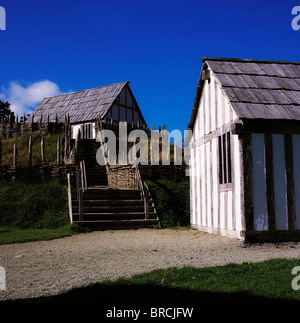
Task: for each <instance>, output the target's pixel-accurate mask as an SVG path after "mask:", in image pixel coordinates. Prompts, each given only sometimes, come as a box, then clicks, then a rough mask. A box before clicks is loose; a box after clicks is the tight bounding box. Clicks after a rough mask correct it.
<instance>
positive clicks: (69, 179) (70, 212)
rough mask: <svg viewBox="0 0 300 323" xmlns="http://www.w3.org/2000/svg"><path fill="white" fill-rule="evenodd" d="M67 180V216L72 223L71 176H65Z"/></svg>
mask: <svg viewBox="0 0 300 323" xmlns="http://www.w3.org/2000/svg"><path fill="white" fill-rule="evenodd" d="M67 179H68V202H69V216H70V223H73V211H72V191H71V174H70V173H68V174H67Z"/></svg>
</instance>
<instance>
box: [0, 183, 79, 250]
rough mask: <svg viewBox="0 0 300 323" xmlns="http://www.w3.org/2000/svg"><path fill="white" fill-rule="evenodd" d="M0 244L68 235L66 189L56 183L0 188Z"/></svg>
mask: <svg viewBox="0 0 300 323" xmlns="http://www.w3.org/2000/svg"><path fill="white" fill-rule="evenodd" d="M0 207H1V214H0V244H3V243H14V242H25V241H33V240H45V239H52V238H58V237H60V236H66V235H70V234H72V232H73V230H72V228H71V226H70V224H69V222H70V220H69V215H68V200H67V189H66V187H65V186H64V185H61V184H59V183H57V182H50V183H46V184H27V183H23V182H17V183H10V184H6V185H4V186H2V187H0Z"/></svg>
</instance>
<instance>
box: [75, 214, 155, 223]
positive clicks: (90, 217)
mask: <svg viewBox="0 0 300 323" xmlns="http://www.w3.org/2000/svg"><path fill="white" fill-rule="evenodd" d="M82 218H83V220H86V221H87V220H93V221H95V220H99V221H100V220H126V219H127V220H133V219H135V220H136V219H145V213H144V212H125V213H117V212H109V213H87V212H84V213H83V215H82ZM156 218H157V214H156V213H154V212H149V219H156ZM73 219H74V221H78V220H79V213H73Z"/></svg>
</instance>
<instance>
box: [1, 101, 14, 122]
mask: <svg viewBox="0 0 300 323" xmlns="http://www.w3.org/2000/svg"><path fill="white" fill-rule="evenodd" d="M9 115H11V121H12V122H14V119H15V115H14V113H13V112H12V111H11V110H10V103H9V102H8V101H6V102H4V101H1V100H0V122H4V123H7V122H8V120H9Z"/></svg>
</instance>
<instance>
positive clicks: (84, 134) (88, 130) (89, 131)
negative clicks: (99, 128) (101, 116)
mask: <svg viewBox="0 0 300 323" xmlns="http://www.w3.org/2000/svg"><path fill="white" fill-rule="evenodd" d="M80 133H81V139H92V138H93V124H91V123H86V124H83V125H81V126H80Z"/></svg>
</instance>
